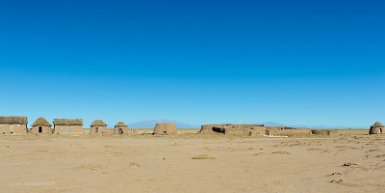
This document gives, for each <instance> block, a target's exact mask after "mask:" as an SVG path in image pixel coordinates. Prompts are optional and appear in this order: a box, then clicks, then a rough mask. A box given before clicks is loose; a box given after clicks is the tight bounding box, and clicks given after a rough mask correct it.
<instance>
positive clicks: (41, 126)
mask: <svg viewBox="0 0 385 193" xmlns="http://www.w3.org/2000/svg"><path fill="white" fill-rule="evenodd" d="M51 126H52V125H51V123H49V122H48V121H47V120H46V119H45V118H44V117H40V118H38V119H37V120H36V121H35V122H34V123H33V124H32V128H31V130H30V133H32V134H52V133H53V130H52V128H51Z"/></svg>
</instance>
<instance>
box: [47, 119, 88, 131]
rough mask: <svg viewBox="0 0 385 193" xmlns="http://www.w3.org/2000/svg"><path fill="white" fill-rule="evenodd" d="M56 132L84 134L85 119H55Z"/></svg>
mask: <svg viewBox="0 0 385 193" xmlns="http://www.w3.org/2000/svg"><path fill="white" fill-rule="evenodd" d="M53 125H54V133H55V134H58V135H62V134H63V135H82V134H83V133H84V131H83V119H54V121H53Z"/></svg>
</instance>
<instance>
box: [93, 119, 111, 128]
mask: <svg viewBox="0 0 385 193" xmlns="http://www.w3.org/2000/svg"><path fill="white" fill-rule="evenodd" d="M96 126H99V127H106V126H107V124H106V123H104V121H103V120H95V121H93V122H92V123H91V127H96Z"/></svg>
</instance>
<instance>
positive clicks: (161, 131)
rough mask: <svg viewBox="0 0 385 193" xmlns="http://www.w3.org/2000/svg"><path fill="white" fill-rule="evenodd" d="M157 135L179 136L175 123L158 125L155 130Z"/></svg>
mask: <svg viewBox="0 0 385 193" xmlns="http://www.w3.org/2000/svg"><path fill="white" fill-rule="evenodd" d="M153 134H155V135H175V134H178V132H177V130H176V124H175V123H157V124H156V125H155V128H154V133H153Z"/></svg>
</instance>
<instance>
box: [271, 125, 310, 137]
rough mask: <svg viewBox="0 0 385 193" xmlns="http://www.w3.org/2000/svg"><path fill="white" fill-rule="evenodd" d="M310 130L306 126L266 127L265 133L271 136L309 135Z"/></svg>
mask: <svg viewBox="0 0 385 193" xmlns="http://www.w3.org/2000/svg"><path fill="white" fill-rule="evenodd" d="M311 134H312V130H311V129H308V128H295V127H282V126H280V127H266V135H272V136H300V135H311Z"/></svg>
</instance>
